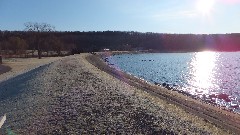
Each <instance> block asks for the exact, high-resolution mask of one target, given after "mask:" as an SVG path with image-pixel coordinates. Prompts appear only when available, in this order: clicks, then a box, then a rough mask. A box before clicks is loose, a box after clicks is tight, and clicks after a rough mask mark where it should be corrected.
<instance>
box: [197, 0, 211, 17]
mask: <svg viewBox="0 0 240 135" xmlns="http://www.w3.org/2000/svg"><path fill="white" fill-rule="evenodd" d="M214 4H215V0H198V2H197V4H196V9H197V11H198V12H199V13H200V14H202V15H203V16H207V15H209V14H210V13H211V12H212V10H213V6H214Z"/></svg>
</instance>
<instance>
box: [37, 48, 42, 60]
mask: <svg viewBox="0 0 240 135" xmlns="http://www.w3.org/2000/svg"><path fill="white" fill-rule="evenodd" d="M41 58H42V51H41V50H40V49H39V50H38V59H41Z"/></svg>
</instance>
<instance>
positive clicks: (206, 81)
mask: <svg viewBox="0 0 240 135" xmlns="http://www.w3.org/2000/svg"><path fill="white" fill-rule="evenodd" d="M217 57H218V56H217V53H215V52H208V51H206V52H198V53H196V54H195V57H194V59H193V60H192V62H191V65H192V66H193V67H194V68H193V72H192V74H193V75H194V77H193V78H192V80H191V83H192V84H194V85H195V86H197V87H201V88H203V89H208V88H211V87H213V84H212V82H214V77H213V72H214V71H213V69H214V67H215V66H216V63H215V62H216V59H217Z"/></svg>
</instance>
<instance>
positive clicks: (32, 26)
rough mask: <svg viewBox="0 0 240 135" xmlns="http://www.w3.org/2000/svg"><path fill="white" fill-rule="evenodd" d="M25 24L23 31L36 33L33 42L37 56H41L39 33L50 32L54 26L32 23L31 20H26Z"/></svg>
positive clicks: (53, 29)
mask: <svg viewBox="0 0 240 135" xmlns="http://www.w3.org/2000/svg"><path fill="white" fill-rule="evenodd" d="M24 25H25V31H29V32H32V33H33V34H36V38H35V44H36V48H37V51H38V58H39V59H41V58H42V48H41V45H40V43H41V41H40V33H41V32H52V31H55V27H54V26H52V25H50V24H47V23H36V22H35V23H33V22H27V23H25V24H24Z"/></svg>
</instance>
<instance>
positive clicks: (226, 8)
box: [0, 0, 240, 33]
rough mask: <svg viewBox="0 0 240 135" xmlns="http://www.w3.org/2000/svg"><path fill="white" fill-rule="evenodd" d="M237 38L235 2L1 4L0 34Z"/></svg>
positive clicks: (238, 2) (51, 0) (238, 5)
mask: <svg viewBox="0 0 240 135" xmlns="http://www.w3.org/2000/svg"><path fill="white" fill-rule="evenodd" d="M26 22H46V23H49V24H52V25H54V26H55V27H56V30H59V31H106V30H116V31H139V32H158V33H240V0H0V30H23V29H24V23H26Z"/></svg>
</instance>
